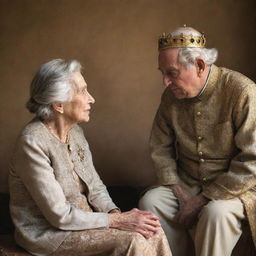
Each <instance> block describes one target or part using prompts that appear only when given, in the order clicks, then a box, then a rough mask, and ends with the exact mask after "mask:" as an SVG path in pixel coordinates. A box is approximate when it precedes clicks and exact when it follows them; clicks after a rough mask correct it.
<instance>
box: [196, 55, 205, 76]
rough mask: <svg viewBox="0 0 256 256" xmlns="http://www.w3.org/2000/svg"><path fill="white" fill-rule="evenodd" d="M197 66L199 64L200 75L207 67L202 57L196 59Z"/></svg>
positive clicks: (198, 71)
mask: <svg viewBox="0 0 256 256" xmlns="http://www.w3.org/2000/svg"><path fill="white" fill-rule="evenodd" d="M196 66H197V73H198V75H201V74H202V73H203V72H204V70H205V68H206V64H205V62H204V60H202V59H200V58H198V59H196Z"/></svg>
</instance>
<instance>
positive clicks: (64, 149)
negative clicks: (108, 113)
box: [9, 59, 171, 256]
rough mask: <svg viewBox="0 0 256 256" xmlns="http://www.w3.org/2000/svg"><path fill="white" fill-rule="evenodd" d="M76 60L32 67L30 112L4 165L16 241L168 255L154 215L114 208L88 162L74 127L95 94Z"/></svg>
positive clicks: (39, 251)
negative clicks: (8, 167) (7, 166)
mask: <svg viewBox="0 0 256 256" xmlns="http://www.w3.org/2000/svg"><path fill="white" fill-rule="evenodd" d="M80 71H81V66H80V64H79V63H78V62H77V61H69V62H65V61H63V60H61V59H56V60H52V61H50V62H48V63H46V64H44V65H42V66H41V68H40V69H39V70H38V72H37V73H36V75H35V77H34V79H33V81H32V83H31V88H30V99H29V101H28V102H27V108H28V110H29V111H30V112H32V113H35V115H36V117H35V118H34V119H33V120H32V121H31V122H30V123H29V124H28V125H27V126H26V127H25V128H24V129H23V131H22V132H21V134H20V136H19V137H18V140H17V144H16V149H15V153H14V157H13V160H12V164H11V171H10V179H9V184H10V197H11V200H10V210H11V216H12V219H13V222H14V225H15V239H16V242H17V243H18V244H19V245H20V246H21V247H23V248H25V249H26V250H27V251H28V252H30V253H31V254H33V255H40V256H41V255H42V256H43V255H54V256H55V255H56V256H57V255H59V256H64V255H68V256H72V255H75V256H84V255H116V256H119V255H137V256H142V255H147V256H150V255H171V252H170V249H169V247H168V243H167V240H166V238H165V236H164V234H163V232H162V230H161V227H160V224H159V220H158V218H157V217H156V216H155V215H153V214H151V213H149V212H146V211H140V210H138V209H133V210H131V211H129V212H125V213H121V212H120V210H119V209H118V208H117V206H116V205H115V204H114V203H113V202H112V200H111V198H110V196H109V194H108V192H107V190H106V187H105V186H104V185H103V183H102V181H101V179H100V178H99V176H98V174H97V172H96V171H95V169H94V166H93V163H92V157H91V153H90V150H89V147H88V143H87V141H86V139H85V137H84V135H83V131H82V129H81V128H80V127H79V126H78V125H77V124H78V123H81V122H88V121H89V113H90V108H91V104H93V103H94V98H93V97H92V96H91V95H90V94H89V92H88V90H87V84H86V82H85V80H84V78H83V76H82V75H81V73H80Z"/></svg>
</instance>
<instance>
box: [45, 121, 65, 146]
mask: <svg viewBox="0 0 256 256" xmlns="http://www.w3.org/2000/svg"><path fill="white" fill-rule="evenodd" d="M44 124H45V126H46V128H47V129H48V130H49V132H50V133H51V134H52V135H53V136H54V137H56V138H57V139H58V140H60V141H61V142H64V143H68V141H69V134H68V133H67V134H66V135H65V136H64V139H61V138H60V137H59V135H58V133H57V131H56V128H53V127H52V126H51V125H49V123H47V122H44Z"/></svg>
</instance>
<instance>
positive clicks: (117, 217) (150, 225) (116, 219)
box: [109, 208, 161, 239]
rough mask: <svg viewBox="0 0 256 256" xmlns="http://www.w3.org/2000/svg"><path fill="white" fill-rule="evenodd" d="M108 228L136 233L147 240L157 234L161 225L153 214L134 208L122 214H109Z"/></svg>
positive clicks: (115, 212)
mask: <svg viewBox="0 0 256 256" xmlns="http://www.w3.org/2000/svg"><path fill="white" fill-rule="evenodd" d="M109 227H110V228H116V229H120V230H125V231H133V232H138V233H140V234H141V235H143V236H144V237H145V238H147V239H148V238H150V237H152V236H154V235H155V234H157V233H158V231H159V229H160V227H161V224H160V222H159V219H158V217H157V216H155V215H154V214H153V213H150V212H148V211H141V210H139V209H137V208H134V209H132V210H131V211H128V212H123V213H121V212H117V211H114V212H111V213H110V214H109Z"/></svg>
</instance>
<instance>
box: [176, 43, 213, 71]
mask: <svg viewBox="0 0 256 256" xmlns="http://www.w3.org/2000/svg"><path fill="white" fill-rule="evenodd" d="M178 56H179V57H178V58H179V62H181V63H183V64H185V65H186V66H187V67H189V66H191V65H193V64H195V62H196V60H197V59H202V60H203V61H204V62H205V63H206V64H207V65H211V64H213V63H214V62H215V61H216V60H217V57H218V51H217V49H215V48H212V49H207V48H192V47H191V48H180V50H179V55H178Z"/></svg>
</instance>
